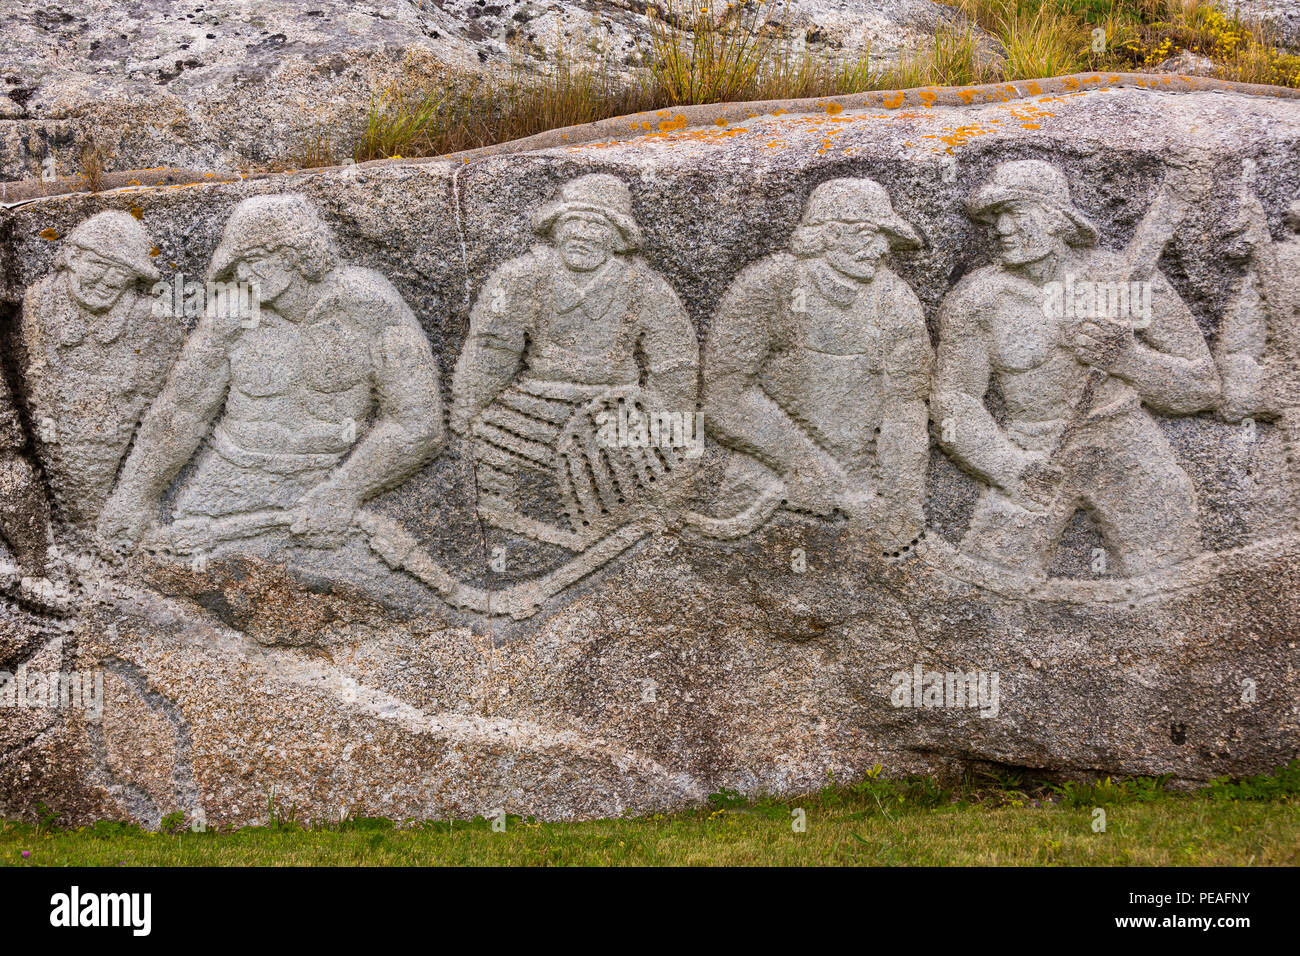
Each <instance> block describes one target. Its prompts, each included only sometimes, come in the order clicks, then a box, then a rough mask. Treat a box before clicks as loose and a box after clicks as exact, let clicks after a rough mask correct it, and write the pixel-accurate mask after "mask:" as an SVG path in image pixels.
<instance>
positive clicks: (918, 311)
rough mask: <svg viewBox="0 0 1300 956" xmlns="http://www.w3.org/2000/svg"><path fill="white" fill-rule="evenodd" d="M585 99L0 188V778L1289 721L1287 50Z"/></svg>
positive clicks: (676, 751) (416, 802) (146, 802)
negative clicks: (1283, 53)
mask: <svg viewBox="0 0 1300 956" xmlns="http://www.w3.org/2000/svg"><path fill="white" fill-rule="evenodd" d="M1139 84H1141V85H1139ZM728 117H729V118H728ZM719 121H720V122H719ZM618 125H619V124H604V125H603V126H601V127H600V128H599V129H598V130H593V131H587V132H586V133H582V132H581V131H580V132H579V133H576V134H573V144H572V145H566V144H564V143H563V142H555V141H552V142H551V144H550V145H544V146H538V147H537V148H532V149H527V148H523V147H517V148H516V149H515V151H508V150H501V151H496V152H489V153H480V154H476V155H474V156H466V157H461V158H458V159H455V160H451V161H445V160H444V161H428V162H419V163H410V162H390V163H382V164H373V165H368V166H365V167H352V168H347V169H338V170H325V171H319V172H313V173H303V174H296V175H291V176H269V177H262V178H257V179H249V180H244V181H239V182H229V183H216V182H204V183H197V184H194V185H189V186H179V187H164V188H149V187H138V188H136V187H133V188H128V189H121V190H114V191H111V192H104V193H100V194H96V195H90V194H82V195H69V196H62V197H53V198H47V199H40V200H35V201H32V202H28V203H25V204H22V205H19V206H17V207H15V208H12V209H9V210H7V211H5V213H4V214H3V216H4V217H3V219H0V264H2V275H3V280H4V284H3V292H2V293H0V298H2V301H3V308H4V310H5V311H4V312H3V315H2V318H3V322H2V323H0V330H2V331H3V335H4V348H5V362H4V365H3V367H4V371H5V375H6V378H7V382H8V385H9V390H10V391H11V392H12V394H13V396H14V400H13V402H12V403H11V404H12V410H5V411H4V414H5V416H6V418H5V420H4V421H5V422H6V423H7V424H5V429H4V431H3V433H2V435H0V437H3V440H4V443H3V447H0V452H3V454H4V455H5V456H6V457H5V458H4V460H3V461H4V466H3V467H4V469H5V470H4V471H3V482H4V484H5V488H6V491H8V489H10V488H12V489H14V493H13V494H8V493H7V494H6V499H5V500H6V501H7V502H10V504H9V505H8V506H7V509H6V510H5V511H4V513H3V525H4V526H3V533H0V539H3V542H4V546H5V548H6V550H7V564H6V568H7V572H6V574H7V577H6V578H5V581H4V582H0V583H4V584H5V590H4V594H5V598H4V601H3V607H2V610H0V670H4V671H8V672H16V671H18V670H19V669H20V668H21V669H23V670H24V672H25V673H26V674H27V675H28V677H29V678H30V676H31V675H40V674H47V673H50V672H59V671H63V672H64V673H73V672H77V673H82V672H84V674H85V675H86V678H87V680H88V681H91V682H92V686H93V678H94V677H95V676H96V675H98V678H99V680H100V681H101V684H100V686H101V687H102V699H101V701H100V703H101V706H100V707H92V708H87V707H81V708H72V707H70V708H65V709H56V708H50V707H40V706H26V707H22V706H18V707H0V813H4V814H21V815H28V816H30V815H32V814H33V813H35V812H36V806H37V804H44V805H45V806H47V807H50V808H53V809H55V810H57V811H59V812H60V813H62V814H63V815H64V817H63V819H64V820H65V821H84V820H89V819H93V818H97V817H102V816H125V817H131V818H135V819H138V820H141V821H144V822H146V823H156V822H157V820H158V819H159V817H160V816H161V815H162V814H165V813H168V812H171V811H177V810H179V811H184V812H185V813H187V814H191V815H195V814H198V813H200V812H201V813H202V814H203V815H204V817H205V818H206V820H207V821H208V822H209V823H240V822H248V821H252V820H257V819H261V818H264V816H265V814H266V810H267V806H268V799H272V798H273V799H274V801H275V802H276V803H277V804H279V805H281V806H283V807H289V806H294V807H296V812H297V813H298V816H299V818H305V819H322V818H336V817H337V816H338V815H339V814H340V813H363V814H382V815H386V816H390V817H395V818H405V817H420V818H427V817H437V818H442V817H446V816H449V815H452V816H464V815H474V814H480V813H492V812H495V811H497V810H502V809H504V810H506V811H508V812H510V813H519V814H531V815H536V816H539V817H546V818H575V817H589V816H598V815H610V814H619V813H623V812H629V811H631V812H644V811H650V810H654V809H660V808H667V807H674V806H680V805H683V804H686V803H689V802H691V801H696V800H700V799H702V798H703V797H704V796H706V795H707V794H709V793H711V792H714V791H717V790H719V789H722V788H730V789H735V790H739V791H742V792H745V793H757V792H760V791H776V792H783V793H798V792H803V791H809V790H813V789H816V788H818V787H820V786H822V785H823V784H824V783H825V782H826V781H827V780H828V777H829V775H831V774H833V775H834V778H835V779H836V780H838V781H848V780H852V779H854V778H855V777H858V776H860V775H861V774H862V773H863V772H865V771H866V770H867V769H868V768H870V767H872V766H873V765H874V764H876V763H880V764H883V765H884V767H885V768H886V769H887V771H888V772H890V773H904V772H926V773H937V774H955V773H959V772H961V771H962V770H964V769H968V768H975V769H981V768H989V767H1013V768H1022V769H1026V770H1028V771H1031V772H1033V773H1041V774H1047V775H1054V776H1058V777H1087V776H1089V775H1092V774H1100V773H1104V774H1169V775H1171V776H1172V777H1173V778H1174V779H1175V780H1176V781H1178V782H1180V783H1184V784H1194V783H1197V782H1204V781H1207V780H1209V779H1211V778H1213V777H1215V776H1217V775H1221V774H1245V773H1253V772H1262V771H1266V770H1269V769H1272V768H1273V767H1275V766H1277V765H1278V764H1279V763H1282V762H1284V761H1285V760H1287V759H1289V758H1292V757H1295V756H1297V754H1298V753H1300V677H1298V675H1297V667H1298V666H1300V651H1298V650H1297V644H1298V642H1300V626H1298V625H1297V623H1296V621H1297V620H1298V619H1300V617H1298V612H1300V608H1298V607H1297V605H1298V603H1300V599H1298V598H1297V597H1296V595H1297V594H1300V588H1298V587H1297V585H1298V584H1300V534H1297V521H1298V520H1300V505H1298V502H1297V498H1296V489H1297V479H1298V478H1300V472H1298V471H1297V466H1296V462H1295V440H1296V429H1297V427H1300V426H1297V418H1296V415H1297V409H1298V408H1300V400H1298V399H1297V397H1296V396H1297V394H1298V393H1297V384H1296V383H1297V382H1300V342H1298V341H1297V340H1296V337H1295V336H1296V331H1295V330H1296V328H1297V327H1300V326H1297V323H1296V318H1297V314H1296V313H1297V309H1298V308H1300V293H1298V292H1297V288H1296V276H1297V274H1300V269H1298V268H1297V256H1298V255H1300V205H1297V197H1300V103H1298V101H1297V99H1296V98H1295V96H1294V94H1293V93H1291V92H1289V91H1281V90H1271V89H1263V88H1253V89H1247V88H1241V89H1233V88H1231V87H1229V86H1227V85H1226V84H1216V83H1212V82H1208V81H1202V80H1195V79H1185V78H1174V79H1164V80H1154V79H1152V78H1141V77H1102V76H1093V77H1081V78H1067V79H1065V80H1061V81H1051V82H1049V81H1041V82H1039V83H1022V84H1017V85H1015V86H1001V87H990V88H982V89H975V90H959V91H935V90H921V91H912V92H911V93H908V94H906V95H904V94H902V93H885V94H869V95H864V96H858V97H846V98H841V99H839V100H837V101H834V102H827V101H821V102H807V103H803V104H787V105H786V108H785V109H784V110H783V111H781V112H777V111H776V110H775V109H774V108H772V107H769V106H764V105H761V104H760V105H742V106H736V107H731V108H729V109H728V110H726V111H715V110H711V109H709V108H696V109H692V110H689V111H683V112H682V113H681V114H679V115H674V114H668V115H665V116H646V117H631V118H627V119H626V120H624V121H621V125H622V129H621V133H620V135H617V136H615V135H611V133H610V131H611V130H615V129H616V128H617V127H618ZM187 282H189V283H193V285H191V286H190V287H189V288H188V289H187V288H186V283H187ZM205 282H208V283H211V285H208V286H205V285H204V284H203V283H205ZM178 283H179V285H178ZM178 289H179V294H177V290H178ZM1085 293H1086V295H1085ZM1121 293H1122V295H1121ZM1098 296H1100V301H1102V302H1103V303H1107V302H1113V303H1114V304H1115V312H1114V314H1113V315H1111V314H1106V309H1105V308H1100V309H1098V307H1097V302H1098V301H1099V299H1098ZM146 304H147V305H148V306H149V307H148V308H144V306H145V305H146ZM133 336H136V337H137V338H133ZM133 342H139V343H141V344H139V345H133V344H132V343H133ZM182 343H183V344H182ZM178 350H179V351H178ZM646 413H648V414H649V415H652V416H653V417H654V419H655V425H656V428H655V429H654V433H653V434H654V439H655V440H654V442H653V444H652V442H651V440H648V439H647V440H642V438H643V437H644V436H643V434H642V433H643V430H644V431H645V432H649V429H648V428H645V427H644V423H645V420H646V419H645V418H644V417H643V416H644V415H645V414H646ZM697 413H698V414H699V415H700V416H702V418H697V417H696V416H697ZM96 425H97V426H98V427H95V426H96ZM701 426H702V427H701ZM24 501H25V502H27V504H25V505H24V504H22V502H24ZM47 502H48V503H47ZM958 672H960V674H959V673H958ZM945 675H950V676H949V677H945ZM967 677H971V678H972V683H973V685H974V691H975V696H974V697H970V696H967V695H966V694H962V695H961V698H960V699H957V694H958V691H960V690H970V685H969V684H968V683H967V682H966V678H967ZM959 681H960V682H961V683H959ZM6 686H8V687H10V688H13V686H14V685H13V683H9V684H7V685H6ZM4 692H5V691H4V687H3V686H0V703H3V701H4V696H3V695H4ZM957 705H964V706H957Z"/></svg>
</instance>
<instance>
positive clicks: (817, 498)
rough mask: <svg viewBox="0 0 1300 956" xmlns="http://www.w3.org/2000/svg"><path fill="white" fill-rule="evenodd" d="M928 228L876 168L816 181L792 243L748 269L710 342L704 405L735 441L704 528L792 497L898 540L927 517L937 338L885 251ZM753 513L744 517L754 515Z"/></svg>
mask: <svg viewBox="0 0 1300 956" xmlns="http://www.w3.org/2000/svg"><path fill="white" fill-rule="evenodd" d="M920 245H921V238H920V236H919V235H918V234H917V232H916V230H915V229H913V228H912V227H911V226H910V225H909V224H908V223H906V222H904V221H903V220H902V219H901V218H899V217H898V216H897V215H896V214H895V212H894V209H893V206H892V205H891V204H890V201H889V196H888V194H887V193H886V192H885V190H884V188H883V187H881V186H880V185H879V184H878V183H875V182H873V181H871V180H869V179H836V180H832V181H830V182H827V183H823V184H822V185H820V186H818V187H817V188H816V189H815V190H814V191H813V193H812V196H811V197H810V198H809V200H808V205H807V207H806V208H805V210H804V214H803V219H802V221H801V222H800V225H799V227H798V228H797V229H796V230H795V233H794V236H793V237H792V240H791V243H790V252H788V253H787V252H779V253H777V254H775V255H773V256H769V257H767V258H766V259H763V260H761V261H759V262H757V263H755V264H753V265H751V266H750V267H749V268H747V269H745V270H744V271H743V272H742V273H741V274H740V276H739V277H738V278H737V279H736V281H735V282H734V283H733V284H732V286H731V288H730V289H729V290H728V291H727V294H726V296H725V297H724V298H723V300H722V304H721V306H720V307H719V309H718V315H717V319H716V321H715V323H714V327H713V330H712V332H711V333H710V336H709V341H708V345H707V348H706V350H705V360H704V369H705V385H704V395H705V416H706V420H707V421H708V422H709V427H710V430H711V432H712V433H713V434H715V435H716V436H717V437H718V439H719V441H721V442H722V443H723V444H725V445H727V446H729V447H731V448H732V449H734V450H735V451H736V452H737V453H738V454H736V455H735V456H734V457H733V459H732V461H731V462H730V464H729V466H728V470H727V473H726V476H725V478H724V480H723V487H722V490H721V496H720V497H721V501H720V507H721V508H722V510H723V511H724V512H725V513H731V514H735V515H736V517H735V518H732V519H722V520H721V521H719V522H716V523H714V522H701V521H696V522H694V523H696V524H697V525H698V526H700V527H701V528H702V530H705V531H706V532H708V533H713V534H716V535H720V536H724V537H725V536H733V535H734V534H736V533H743V532H745V531H747V530H752V528H753V527H754V526H756V525H757V524H758V523H760V522H761V520H762V519H764V518H766V516H768V515H770V514H771V513H772V512H773V511H774V510H775V509H776V507H777V506H778V505H780V504H781V503H782V502H784V503H785V505H786V506H787V507H789V508H791V509H794V510H800V511H806V512H810V513H812V514H817V515H829V514H830V513H832V512H833V511H835V510H839V511H841V512H843V513H845V514H847V515H848V516H849V517H850V518H853V519H856V520H859V521H862V522H864V523H866V524H867V525H869V526H870V527H872V528H873V529H874V530H875V532H876V533H877V535H878V536H879V538H880V539H881V541H882V542H883V544H884V546H885V547H886V548H888V549H890V550H891V551H894V550H897V549H901V548H910V547H911V546H912V545H914V544H915V543H916V542H917V540H918V539H919V537H920V536H921V534H922V531H923V529H924V525H925V516H924V511H923V507H924V501H925V473H926V467H927V464H928V461H929V436H928V432H927V411H926V407H925V400H926V398H927V395H928V392H929V387H930V373H931V368H932V352H931V348H930V340H929V336H928V334H927V332H926V328H925V319H924V315H923V313H922V311H921V304H920V302H919V301H918V300H917V298H916V296H915V295H914V294H913V292H912V290H911V289H909V288H908V286H907V284H906V283H905V282H903V281H902V280H901V279H900V278H898V276H897V275H895V274H894V273H893V272H892V271H891V270H890V269H889V268H888V267H887V266H886V265H885V257H886V255H887V254H888V252H889V251H890V250H891V249H915V248H917V247H919V246H920ZM747 516H748V517H747Z"/></svg>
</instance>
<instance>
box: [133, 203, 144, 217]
mask: <svg viewBox="0 0 1300 956" xmlns="http://www.w3.org/2000/svg"><path fill="white" fill-rule="evenodd" d="M131 215H133V216H135V218H136V219H143V218H144V210H143V209H141V208H140V207H139V206H132V207H131Z"/></svg>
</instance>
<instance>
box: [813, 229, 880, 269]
mask: <svg viewBox="0 0 1300 956" xmlns="http://www.w3.org/2000/svg"><path fill="white" fill-rule="evenodd" d="M822 249H823V251H822V256H823V257H824V258H825V259H826V262H827V263H828V264H829V265H830V266H831V268H833V269H835V270H836V271H837V272H842V273H844V274H845V275H846V276H849V277H851V278H854V279H863V280H865V279H870V278H871V277H872V276H874V275H875V274H876V270H877V269H878V268H880V260H881V259H883V258H884V256H885V253H886V252H888V251H889V240H888V239H886V238H885V236H884V234H883V233H882V232H881V231H880V230H879V229H877V228H876V227H875V226H873V225H872V224H871V223H869V222H828V223H826V225H824V226H822Z"/></svg>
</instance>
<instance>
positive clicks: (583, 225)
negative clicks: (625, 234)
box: [555, 215, 618, 272]
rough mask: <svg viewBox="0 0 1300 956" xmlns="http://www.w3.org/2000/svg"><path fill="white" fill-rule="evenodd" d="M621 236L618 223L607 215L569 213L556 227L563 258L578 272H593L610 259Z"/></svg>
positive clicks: (557, 240)
mask: <svg viewBox="0 0 1300 956" xmlns="http://www.w3.org/2000/svg"><path fill="white" fill-rule="evenodd" d="M617 238H618V237H617V233H616V232H615V230H614V227H613V226H612V225H611V224H610V222H609V220H607V219H605V218H604V217H603V216H596V215H590V216H588V215H570V216H565V217H564V218H563V219H562V220H560V223H559V225H558V226H556V228H555V245H556V247H557V248H558V249H559V250H560V258H561V259H563V260H564V264H565V265H566V266H568V267H569V268H570V269H572V270H574V271H575V272H591V271H592V270H593V269H599V268H600V267H601V266H603V265H604V264H605V263H606V262H608V261H609V257H610V256H612V255H613V254H614V245H615V242H616V241H617Z"/></svg>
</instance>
